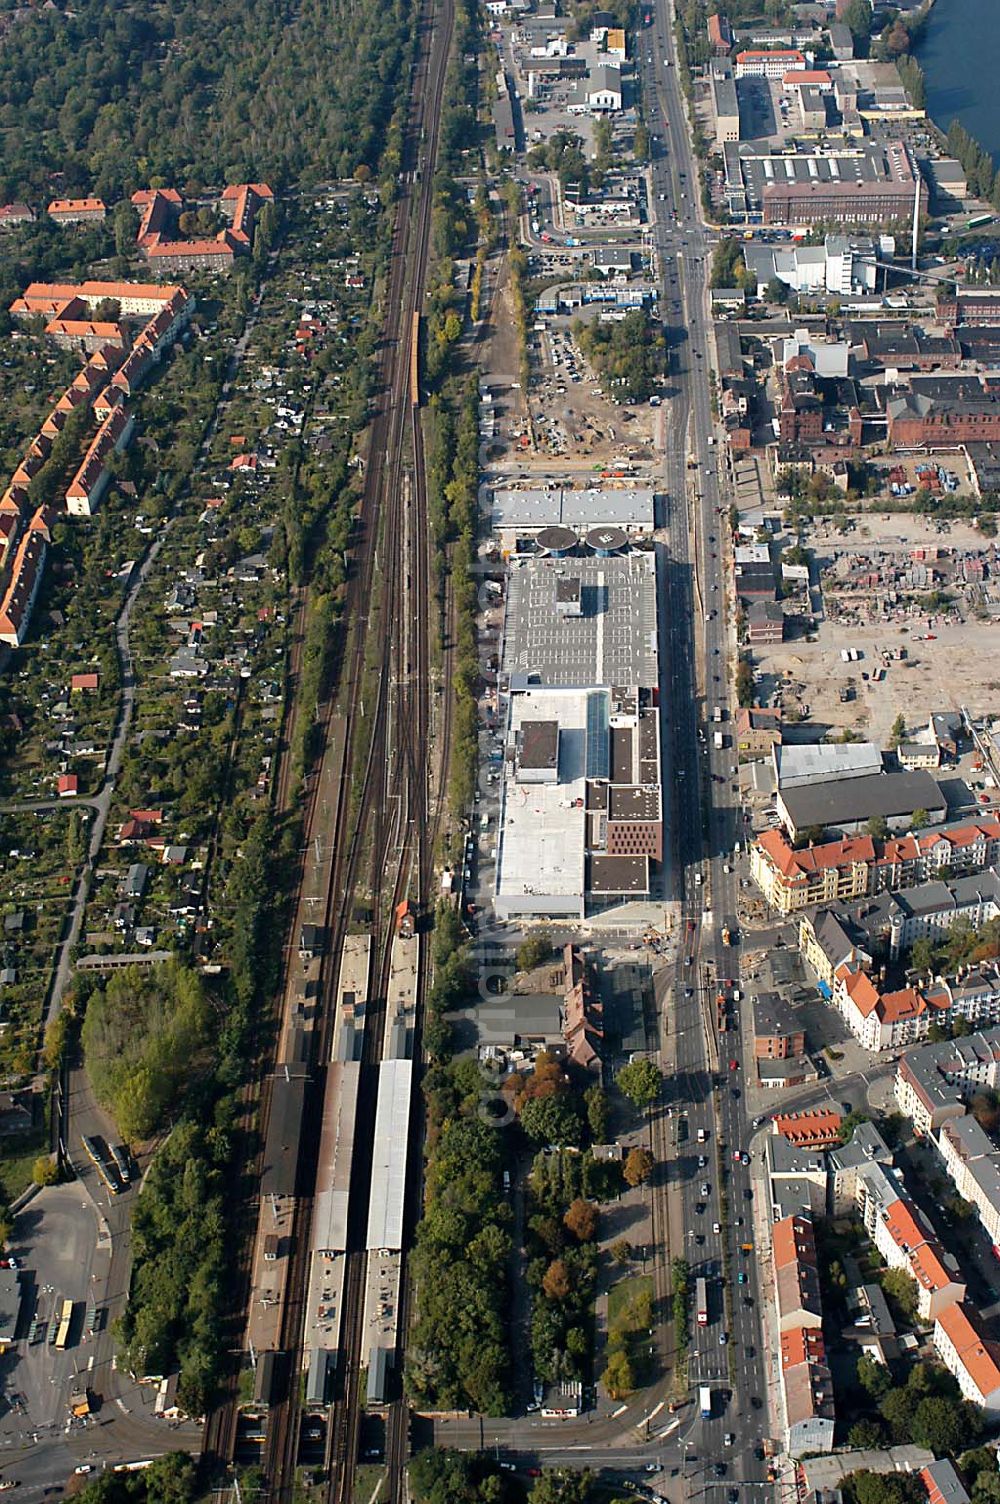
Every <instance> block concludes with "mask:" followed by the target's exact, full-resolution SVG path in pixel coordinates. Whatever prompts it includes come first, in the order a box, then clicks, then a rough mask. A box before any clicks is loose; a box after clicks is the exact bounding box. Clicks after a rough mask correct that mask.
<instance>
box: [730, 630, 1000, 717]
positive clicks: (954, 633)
mask: <svg viewBox="0 0 1000 1504" xmlns="http://www.w3.org/2000/svg"><path fill="white" fill-rule="evenodd" d="M998 639H1000V629H998V628H997V627H993V626H984V625H982V624H980V623H978V622H973V623H968V624H966V625H963V626H960V627H942V628H941V630H940V632H939V633H938V635H937V640H936V641H934V642H918V643H912V644H911V645H910V646H909V648H908V651H909V654H910V656H909V658H908V659H907V660H906V662H904V663H898V662H893V663H892V664H891V665H890V666H889V668H888V669H887V671H886V676H885V678H884V679H883V680H882V682H881V683H880V684H873V683H872V682H871V680H870V679H869V680H868V682H867V683H866V682H865V681H864V680H863V679H862V677H861V674H862V671H864V672H867V673H871V671H872V670H873V669H874V668H876V667H881V666H882V661H881V658H880V653H881V650H882V649H883V648H886V647H893V648H895V647H897V646H898V645H899V644H900V643H909V641H910V639H909V638H907V637H905V636H900V634H899V632H898V631H894V632H887V631H886V630H885V628H884V627H878V628H873V629H872V630H871V631H866V629H865V628H863V627H861V628H859V627H838V626H836V625H829V626H824V627H823V629H822V631H821V633H820V634H819V641H818V642H793V643H785V644H783V645H782V646H781V647H769V648H765V649H761V650H758V652H757V653H755V655H754V662H755V667H756V668H757V669H758V671H759V672H760V673H761V675H762V676H763V679H764V682H765V686H767V685H768V681H771V682H774V681H777V680H784V681H785V682H786V684H787V683H788V682H789V681H790V682H791V683H792V684H794V685H796V686H801V695H800V696H799V697H798V698H800V699H801V700H802V701H803V702H804V703H805V704H807V705H808V706H809V708H810V716H809V719H810V722H811V723H813V724H815V725H816V728H817V735H818V734H819V727H820V726H824V727H829V728H830V729H832V730H833V731H834V732H836V731H838V730H842V729H845V728H850V729H851V730H853V731H857V732H859V733H864V735H865V737H866V738H870V739H871V740H872V741H876V742H878V743H879V745H880V746H885V745H886V743H887V741H888V738H889V731H890V728H891V726H892V723H893V721H894V720H895V719H896V716H897V715H898V714H899V713H900V712H902V713H903V715H904V716H905V718H906V724H907V727H908V729H910V730H913V729H914V728H916V727H918V726H921V725H926V724H927V718H928V716H929V715H930V714H931V713H932V712H933V711H941V710H954V709H957V708H958V706H959V705H966V706H968V708H969V709H970V710H971V711H972V713H973V714H974V715H990V714H994V713H995V712H996V710H997V707H998V706H1000V657H998V654H997V648H998ZM843 647H854V648H860V649H861V651H862V652H863V653H864V658H863V660H862V661H861V662H860V663H844V662H843V661H842V660H841V657H840V650H841V648H843ZM786 676H787V677H786ZM852 682H853V684H854V687H855V691H856V696H857V697H856V699H854V700H852V701H849V702H847V703H846V704H842V703H841V701H840V689H841V687H842V686H845V685H847V684H849V683H852ZM795 700H796V696H795V695H793V694H789V693H788V692H787V689H786V694H785V710H786V714H787V712H788V709H789V707H790V706H791V705H794V703H795Z"/></svg>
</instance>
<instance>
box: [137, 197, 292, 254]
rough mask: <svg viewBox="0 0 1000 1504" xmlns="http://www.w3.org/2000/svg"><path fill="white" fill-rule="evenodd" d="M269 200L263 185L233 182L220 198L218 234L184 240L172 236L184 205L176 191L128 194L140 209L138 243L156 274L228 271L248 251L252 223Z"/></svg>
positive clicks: (174, 235) (249, 249) (270, 198)
mask: <svg viewBox="0 0 1000 1504" xmlns="http://www.w3.org/2000/svg"><path fill="white" fill-rule="evenodd" d="M273 198H274V194H273V193H272V191H271V189H270V188H269V187H268V185H267V184H266V183H233V184H231V185H230V186H229V187H227V188H225V189H223V191H222V194H221V195H220V198H219V208H220V209H221V211H222V212H223V214H224V215H225V216H226V217H227V218H228V219H229V224H228V225H227V227H226V228H225V229H224V230H220V231H219V233H218V235H214V236H203V237H201V238H199V239H194V240H184V239H181V238H180V237H179V236H178V235H177V234H176V233H175V232H174V221H175V219H176V217H177V211H178V210H179V209H180V208H181V207H182V202H183V201H182V199H181V195H180V194H179V193H178V192H177V190H176V189H173V188H169V189H142V190H140V192H138V193H134V194H133V195H132V202H133V204H135V205H136V207H137V208H142V210H143V213H142V219H141V221H140V224H139V234H138V237H137V243H138V245H139V247H140V248H141V250H142V251H143V254H144V255H145V257H146V259H147V261H148V262H149V265H150V267H151V268H152V269H153V270H155V271H157V272H165V273H169V272H176V271H189V270H195V271H229V270H230V268H231V267H232V266H233V264H234V262H235V260H236V258H237V257H238V256H245V255H248V254H249V253H250V251H251V250H252V248H253V228H254V220H255V219H256V217H257V214H258V212H259V210H260V208H261V206H262V205H263V204H264V203H268V202H270V201H272V200H273Z"/></svg>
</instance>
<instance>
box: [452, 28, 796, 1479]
mask: <svg viewBox="0 0 1000 1504" xmlns="http://www.w3.org/2000/svg"><path fill="white" fill-rule="evenodd" d="M647 9H651V10H652V15H653V22H652V24H651V25H650V26H648V27H642V28H641V29H640V31H639V33H638V47H639V67H640V69H641V72H642V78H643V92H644V96H645V100H646V119H647V123H648V124H649V127H650V133H651V138H652V141H653V164H652V172H651V178H652V184H651V186H652V201H651V208H652V210H653V213H654V214H655V216H656V226H655V240H654V244H655V249H656V255H657V258H658V263H659V273H660V277H661V281H662V287H661V311H662V315H663V319H664V325H665V332H666V335H667V340H668V344H669V347H670V377H671V379H670V383H669V392H670V395H669V396H668V397H667V398H666V399H665V407H666V411H665V414H664V416H665V418H666V423H667V442H666V446H665V449H666V453H665V458H664V469H663V474H662V484H661V486H660V488H659V489H661V490H662V491H663V492H664V493H665V495H666V497H667V503H666V507H667V511H666V516H665V517H664V518H661V519H660V520H661V522H662V523H663V525H664V526H665V527H666V528H667V537H668V541H667V543H665V544H661V545H658V547H659V550H660V552H659V558H658V565H659V580H660V587H659V588H660V601H659V606H660V621H661V654H660V662H661V703H662V705H663V707H664V711H663V727H664V747H663V753H664V787H665V789H666V790H667V791H668V795H669V793H672V794H673V796H674V797H673V801H672V807H671V802H670V800H669V798H668V801H667V807H668V809H669V821H670V826H671V837H672V839H671V847H672V853H673V858H672V861H668V863H667V864H665V878H664V881H665V891H664V894H663V896H664V898H665V899H667V900H671V899H672V900H682V919H681V923H682V927H683V928H682V937H681V940H682V943H681V946H680V954H679V957H678V963H677V968H676V974H675V976H673V977H671V976H670V975H669V973H668V974H665V976H664V977H663V978H660V979H658V986H657V998H658V1003H659V1006H660V1008H661V1024H662V1031H661V1032H662V1037H663V1040H664V1042H665V1043H666V1044H667V1045H668V1052H669V1050H672V1052H673V1054H674V1057H675V1059H676V1070H674V1071H673V1072H671V1073H669V1074H668V1077H667V1079H666V1081H665V1085H664V1094H665V1104H664V1105H665V1106H666V1107H667V1108H668V1109H669V1113H670V1116H669V1117H668V1118H667V1119H666V1128H667V1134H666V1149H667V1156H668V1164H669V1177H670V1186H669V1191H668V1195H669V1197H670V1198H671V1201H672V1202H673V1210H674V1215H673V1216H672V1218H671V1226H672V1228H673V1229H674V1239H673V1241H674V1243H675V1244H676V1242H677V1241H678V1237H679V1238H680V1239H681V1240H682V1241H683V1244H684V1247H683V1249H682V1248H679V1247H677V1246H672V1248H671V1252H672V1254H673V1255H675V1256H676V1255H678V1254H681V1253H683V1254H684V1255H685V1256H686V1257H687V1258H688V1260H689V1262H690V1265H691V1269H692V1276H693V1278H694V1277H697V1276H698V1275H699V1274H704V1275H705V1276H706V1278H707V1279H708V1281H709V1287H710V1295H709V1323H708V1325H707V1326H706V1327H703V1328H698V1327H697V1326H695V1325H694V1318H693V1313H692V1343H691V1349H690V1354H689V1378H690V1385H691V1391H692V1394H693V1397H695V1398H696V1395H697V1386H699V1385H701V1384H707V1385H709V1386H710V1387H711V1390H712V1416H711V1418H710V1419H708V1420H702V1419H701V1417H700V1415H699V1414H698V1408H697V1405H694V1406H685V1407H684V1409H683V1410H682V1411H681V1412H680V1413H679V1414H678V1415H676V1416H671V1415H670V1413H669V1411H668V1410H667V1408H666V1404H665V1400H666V1398H667V1394H668V1391H667V1386H666V1385H665V1384H664V1383H662V1382H661V1383H660V1384H658V1385H656V1386H655V1387H654V1389H653V1390H652V1391H647V1392H646V1393H644V1394H642V1395H637V1396H635V1397H634V1399H633V1401H631V1402H630V1403H629V1404H628V1405H626V1406H623V1407H622V1408H621V1411H620V1412H619V1413H617V1414H616V1415H615V1416H612V1417H603V1418H598V1417H594V1416H588V1417H587V1418H586V1420H583V1419H581V1420H580V1421H562V1422H556V1423H552V1422H545V1421H541V1420H539V1419H538V1418H537V1417H534V1416H529V1417H520V1418H514V1419H508V1420H503V1421H484V1420H481V1419H480V1418H479V1417H476V1418H465V1417H452V1418H447V1419H445V1418H439V1419H438V1420H437V1421H436V1422H435V1425H434V1437H435V1439H436V1440H437V1441H438V1442H439V1443H442V1444H446V1445H453V1446H459V1447H484V1448H486V1449H488V1450H491V1451H493V1450H494V1449H495V1451H496V1455H498V1456H501V1455H504V1454H506V1456H507V1457H509V1458H511V1459H514V1460H516V1459H520V1460H527V1459H532V1460H536V1461H544V1462H545V1463H547V1464H550V1465H551V1464H553V1463H560V1462H561V1463H566V1464H575V1465H577V1466H580V1465H583V1464H584V1463H586V1464H588V1465H590V1466H596V1467H601V1466H603V1467H605V1468H610V1469H612V1470H613V1471H617V1470H618V1469H621V1471H622V1472H623V1473H625V1474H631V1475H633V1476H634V1475H635V1474H638V1473H639V1472H641V1471H642V1469H643V1467H644V1466H646V1465H647V1463H648V1464H655V1463H658V1464H660V1465H661V1467H662V1468H663V1471H662V1472H660V1473H659V1474H658V1475H657V1476H656V1479H655V1482H653V1481H652V1480H650V1482H651V1485H652V1488H653V1489H654V1490H655V1491H656V1492H658V1493H662V1494H663V1495H665V1496H666V1497H669V1498H670V1499H671V1500H675V1501H676V1500H677V1499H679V1498H680V1497H682V1496H685V1497H693V1496H694V1495H695V1494H705V1495H706V1496H707V1497H708V1498H709V1500H711V1499H713V1496H714V1499H715V1500H716V1501H718V1504H722V1501H723V1499H725V1500H726V1504H728V1501H729V1498H730V1496H735V1499H736V1500H738V1501H741V1504H742V1501H750V1504H763V1501H764V1499H765V1498H768V1499H770V1497H771V1495H772V1492H773V1490H772V1485H770V1484H768V1483H767V1481H766V1469H765V1464H764V1463H763V1461H762V1460H761V1459H759V1458H758V1456H757V1449H758V1447H759V1445H760V1442H761V1440H762V1439H763V1438H764V1437H766V1436H768V1435H770V1434H771V1429H772V1428H771V1425H770V1423H769V1419H768V1411H767V1404H766V1394H767V1391H766V1388H765V1375H764V1366H763V1358H762V1353H763V1340H762V1337H761V1330H760V1304H759V1289H758V1279H757V1268H756V1250H755V1249H754V1250H753V1251H752V1252H750V1253H747V1254H744V1253H743V1252H742V1245H743V1244H744V1243H753V1242H755V1239H754V1235H753V1215H752V1211H753V1207H752V1200H751V1167H750V1166H748V1165H744V1164H743V1163H742V1158H740V1159H737V1160H734V1159H733V1154H734V1152H736V1151H740V1153H742V1151H744V1150H747V1149H749V1146H750V1139H751V1124H750V1123H749V1122H748V1121H747V1111H746V1097H745V1095H744V1092H743V1086H742V1082H743V1065H744V1061H743V1047H742V1043H741V1033H740V1029H739V1027H738V1023H737V1020H738V1016H739V1008H738V1005H730V1008H729V1015H730V1018H731V1020H732V1021H733V1028H732V1030H731V1032H728V1033H727V1034H725V1035H721V1036H720V1035H719V1034H718V1032H717V1028H716V1013H715V997H716V994H717V992H718V991H719V989H720V987H722V985H723V983H726V984H727V985H726V986H725V988H724V990H725V991H726V992H727V994H728V995H729V996H731V995H732V992H733V990H734V987H736V986H738V985H739V971H738V966H739V948H738V946H726V945H723V943H722V922H723V920H724V919H727V918H730V917H734V916H735V915H736V913H737V901H736V899H737V878H736V876H735V875H734V874H733V872H732V871H730V870H727V868H731V867H732V866H733V862H732V855H733V849H734V846H735V844H736V841H737V840H738V839H742V831H741V826H740V812H739V809H738V805H737V800H736V798H735V791H734V782H733V767H734V759H735V752H734V750H733V747H732V735H733V724H732V707H733V701H732V698H731V689H730V684H731V670H732V667H733V663H732V649H733V640H732V638H731V635H730V633H731V627H730V626H729V625H728V624H727V620H726V611H725V589H726V587H725V573H724V571H725V562H724V559H725V547H724V544H723V536H724V535H723V529H724V526H725V519H724V518H723V517H722V516H720V511H719V509H720V507H724V500H723V494H722V489H721V487H720V480H719V475H718V472H717V469H716V464H717V459H716V457H717V456H718V454H719V452H720V451H719V448H718V446H717V444H715V443H714V442H713V443H710V442H709V440H710V439H714V435H713V423H712V412H711V395H710V386H709V381H710V377H709V370H710V366H711V359H710V355H709V319H708V314H707V298H708V294H707V286H706V284H707V271H708V267H707V258H710V256H711V248H712V244H713V242H714V236H713V235H712V234H711V232H709V231H708V230H706V228H705V226H704V225H703V224H702V222H701V218H700V204H699V193H698V179H697V174H696V171H695V165H694V162H693V160H692V156H691V150H690V146H689V142H688V134H687V123H686V118H685V113H684V104H683V99H682V96H681V93H680V88H679V84H678V80H677V70H676V67H675V64H674V45H673V38H672V31H671V29H670V28H671V26H672V17H669V16H668V9H667V0H654V3H653V4H652V5H651V6H650V7H643V10H644V11H645V10H647ZM667 59H669V62H668V61H666V60H667ZM689 464H690V467H689ZM716 706H718V707H720V708H721V709H722V710H723V712H724V716H725V719H724V721H723V722H722V723H721V724H719V725H718V726H715V725H714V724H713V722H712V719H711V712H712V710H713V708H714V707H716ZM714 729H718V730H721V731H722V732H723V736H724V740H725V742H726V743H727V745H726V746H725V747H724V748H723V749H721V750H716V749H715V748H714V747H713V745H712V742H713V736H712V733H713V730H714ZM697 874H700V877H701V880H700V882H696V881H695V878H696V875H697ZM731 1061H735V1062H736V1064H735V1068H733V1069H731V1068H730V1062H731ZM700 1133H701V1134H703V1135H704V1140H703V1142H700V1141H699V1134H700ZM699 1159H704V1161H705V1162H704V1164H703V1165H701V1164H699ZM706 1184H707V1187H708V1189H707V1190H706V1191H704V1192H703V1191H702V1186H704V1185H706ZM723 1195H724V1196H725V1203H726V1204H725V1210H724V1209H723V1199H722V1198H723ZM678 1197H679V1198H680V1201H681V1215H680V1216H678V1215H677V1210H678V1208H677V1199H676V1198H678ZM699 1207H701V1210H698V1208H699ZM678 1227H681V1228H682V1232H680V1234H678V1232H677V1229H678ZM716 1227H718V1229H719V1230H718V1231H715V1229H716ZM740 1273H742V1274H743V1276H744V1280H745V1283H740V1282H739V1275H740ZM727 1437H729V1438H730V1441H729V1444H727V1440H726V1438H727ZM681 1473H683V1474H684V1475H685V1477H684V1479H683V1481H682V1477H681V1476H680V1474H681ZM720 1491H722V1492H720Z"/></svg>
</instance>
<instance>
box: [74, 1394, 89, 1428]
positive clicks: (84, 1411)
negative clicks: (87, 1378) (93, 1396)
mask: <svg viewBox="0 0 1000 1504" xmlns="http://www.w3.org/2000/svg"><path fill="white" fill-rule="evenodd" d="M69 1413H70V1415H72V1416H73V1418H74V1419H75V1420H82V1419H83V1417H84V1416H85V1415H89V1414H90V1395H89V1394H88V1393H87V1391H86V1389H73V1390H71V1391H70V1396H69Z"/></svg>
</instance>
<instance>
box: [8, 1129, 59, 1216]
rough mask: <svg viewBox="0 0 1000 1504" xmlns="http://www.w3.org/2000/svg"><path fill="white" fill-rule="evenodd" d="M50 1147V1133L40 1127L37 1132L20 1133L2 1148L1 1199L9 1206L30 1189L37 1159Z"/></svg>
mask: <svg viewBox="0 0 1000 1504" xmlns="http://www.w3.org/2000/svg"><path fill="white" fill-rule="evenodd" d="M48 1147H49V1136H48V1133H47V1132H46V1130H45V1129H44V1128H40V1129H39V1130H38V1131H37V1132H36V1133H24V1134H20V1133H19V1134H18V1135H17V1137H16V1138H15V1139H14V1140H13V1141H12V1142H11V1143H9V1144H3V1146H2V1148H0V1199H2V1200H3V1201H5V1202H6V1203H7V1205H8V1206H9V1205H10V1203H11V1202H12V1201H13V1200H14V1198H15V1197H16V1196H20V1194H21V1192H22V1191H26V1190H27V1189H28V1186H29V1185H30V1184H31V1172H32V1170H33V1169H34V1167H35V1160H36V1159H37V1158H38V1156H39V1154H45V1153H46V1152H47V1150H48Z"/></svg>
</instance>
